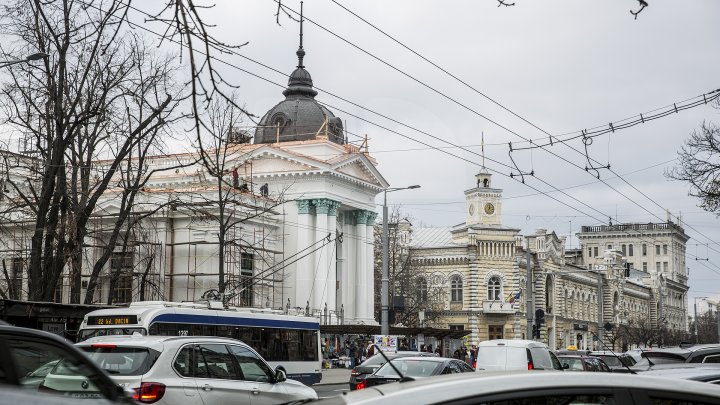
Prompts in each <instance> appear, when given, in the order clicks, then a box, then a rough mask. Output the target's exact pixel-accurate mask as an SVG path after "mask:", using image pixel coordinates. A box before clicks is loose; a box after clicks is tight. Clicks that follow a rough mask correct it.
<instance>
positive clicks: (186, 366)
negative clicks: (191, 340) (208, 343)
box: [173, 345, 195, 377]
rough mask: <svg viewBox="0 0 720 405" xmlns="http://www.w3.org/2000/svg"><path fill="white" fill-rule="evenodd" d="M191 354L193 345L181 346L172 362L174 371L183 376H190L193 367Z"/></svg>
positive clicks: (192, 354) (192, 372) (192, 373)
mask: <svg viewBox="0 0 720 405" xmlns="http://www.w3.org/2000/svg"><path fill="white" fill-rule="evenodd" d="M193 356H194V353H193V345H188V346H185V347H183V348H182V350H180V353H178V355H177V357H175V361H174V362H173V368H174V369H175V371H177V372H178V374H180V375H181V376H183V377H192V376H193V375H194V369H195V367H194V360H193Z"/></svg>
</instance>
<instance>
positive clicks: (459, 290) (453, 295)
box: [450, 274, 463, 302]
mask: <svg viewBox="0 0 720 405" xmlns="http://www.w3.org/2000/svg"><path fill="white" fill-rule="evenodd" d="M462 300H463V284H462V278H461V277H460V276H459V275H457V274H456V275H454V276H452V278H451V279H450V301H453V302H462Z"/></svg>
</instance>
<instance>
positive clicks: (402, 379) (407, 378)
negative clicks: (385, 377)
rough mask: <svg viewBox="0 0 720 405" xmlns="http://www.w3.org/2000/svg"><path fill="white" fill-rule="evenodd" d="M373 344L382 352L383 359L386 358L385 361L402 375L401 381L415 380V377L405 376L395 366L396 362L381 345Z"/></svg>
mask: <svg viewBox="0 0 720 405" xmlns="http://www.w3.org/2000/svg"><path fill="white" fill-rule="evenodd" d="M373 346H375V349H376V350H377V351H378V353H380V355H381V356H383V359H385V362H386V363H388V364H389V365H390V367H392V369H393V370H395V372H396V373H397V375H398V376H400V382H403V381H415V379H414V378H412V377H409V376H404V375H403V373H401V372H400V370H398V368H397V367H395V364H393V362H392V361H391V360H390V359H389V358H388V357H387V356H386V355H385V352H383V351H382V349H380V346H378V345H377V344H375V343H373Z"/></svg>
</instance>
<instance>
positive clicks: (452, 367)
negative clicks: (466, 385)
mask: <svg viewBox="0 0 720 405" xmlns="http://www.w3.org/2000/svg"><path fill="white" fill-rule="evenodd" d="M446 368H447V369H448V370H449V372H450V373H453V374H454V373H462V372H463V371H462V368H461V367H460V362H459V361H451V362H450V363H448V365H447V367H446ZM443 374H445V371H443Z"/></svg>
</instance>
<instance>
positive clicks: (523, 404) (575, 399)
mask: <svg viewBox="0 0 720 405" xmlns="http://www.w3.org/2000/svg"><path fill="white" fill-rule="evenodd" d="M481 403H482V405H557V404H568V405H570V404H583V405H585V404H603V405H615V404H617V403H618V402H617V401H616V398H615V396H614V395H612V394H570V395H563V394H556V395H548V396H528V397H515V396H514V397H513V398H509V399H502V400H498V401H483V402H481Z"/></svg>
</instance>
